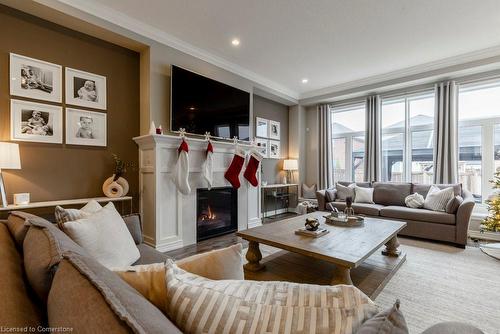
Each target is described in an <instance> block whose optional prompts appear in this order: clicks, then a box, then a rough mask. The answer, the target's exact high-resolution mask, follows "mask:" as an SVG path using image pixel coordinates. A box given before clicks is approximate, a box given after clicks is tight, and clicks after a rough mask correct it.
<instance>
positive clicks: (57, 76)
mask: <svg viewBox="0 0 500 334" xmlns="http://www.w3.org/2000/svg"><path fill="white" fill-rule="evenodd" d="M9 74H10V95H15V96H22V97H27V98H31V99H37V100H44V101H51V102H59V103H61V101H62V67H61V66H59V65H56V64H52V63H48V62H46V61H43V60H38V59H33V58H29V57H25V56H21V55H18V54H15V53H11V54H10V73H9Z"/></svg>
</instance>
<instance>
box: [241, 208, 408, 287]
mask: <svg viewBox="0 0 500 334" xmlns="http://www.w3.org/2000/svg"><path fill="white" fill-rule="evenodd" d="M327 214H329V213H328V212H323V211H316V212H313V213H310V214H307V215H302V216H298V217H293V218H289V219H285V220H282V221H279V222H276V223H272V224H266V225H262V226H259V227H255V228H252V229H248V230H244V231H240V232H238V233H237V235H238V236H239V237H241V238H243V239H245V240H248V241H249V248H248V251H247V254H246V258H247V260H248V263H247V264H246V265H245V266H244V267H245V270H246V271H250V272H256V271H260V270H262V269H264V265H263V264H261V263H260V261H261V260H262V254H261V252H260V249H259V244H266V245H269V246H273V247H276V248H280V249H284V250H287V251H289V252H294V253H298V254H302V255H305V256H307V257H310V258H314V259H319V260H323V261H327V262H329V263H333V264H335V267H334V268H333V273H332V278H331V281H330V284H332V285H336V284H353V283H352V279H351V269H354V268H356V267H358V266H360V265H361V264H362V263H363V262H364V261H365V260H367V259H368V258H369V257H370V256H372V254H373V253H374V252H376V251H377V250H378V249H379V248H381V247H382V246H383V245H385V248H384V249H383V250H382V251H381V253H382V254H383V255H384V257H393V258H397V260H398V261H397V262H398V265H397V268H399V266H400V264H401V263H402V262H403V261H404V260H405V259H406V255H405V254H404V253H402V252H401V251H400V250H399V249H398V247H399V242H398V238H397V234H398V232H399V231H401V230H402V229H403V228H404V227H405V226H406V223H405V222H399V221H392V220H384V219H378V218H368V217H365V223H364V225H363V226H360V227H339V226H332V225H327V224H324V222H325V219H324V218H323V216H325V215H327ZM309 217H311V218H317V219H318V220H319V221H320V223H321V224H322V225H321V227H322V228H326V229H328V230H329V231H330V233H328V234H326V235H324V236H322V237H319V238H311V237H307V236H301V235H296V234H295V233H294V231H295V230H297V229H298V228H301V227H303V226H304V223H305V220H306V218H309ZM397 268H396V269H397Z"/></svg>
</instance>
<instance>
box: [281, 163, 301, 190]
mask: <svg viewBox="0 0 500 334" xmlns="http://www.w3.org/2000/svg"><path fill="white" fill-rule="evenodd" d="M298 169H299V164H298V161H297V160H295V159H287V160H284V161H283V170H284V171H286V179H285V182H284V183H285V184H287V183H293V171H295V170H298Z"/></svg>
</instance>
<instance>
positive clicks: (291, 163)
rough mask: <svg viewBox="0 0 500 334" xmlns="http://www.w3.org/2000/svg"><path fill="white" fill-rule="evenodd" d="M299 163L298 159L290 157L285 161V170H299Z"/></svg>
mask: <svg viewBox="0 0 500 334" xmlns="http://www.w3.org/2000/svg"><path fill="white" fill-rule="evenodd" d="M298 169H299V164H298V162H297V160H294V159H289V160H285V161H283V170H298Z"/></svg>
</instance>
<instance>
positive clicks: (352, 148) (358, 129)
mask: <svg viewBox="0 0 500 334" xmlns="http://www.w3.org/2000/svg"><path fill="white" fill-rule="evenodd" d="M365 114H366V110H365V104H364V103H358V104H353V105H350V106H347V107H334V108H333V109H332V150H333V179H334V180H335V181H356V182H361V181H363V179H364V158H365V119H366V116H365Z"/></svg>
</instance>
